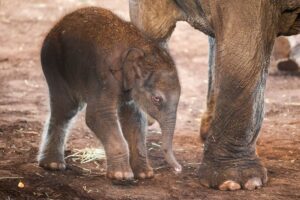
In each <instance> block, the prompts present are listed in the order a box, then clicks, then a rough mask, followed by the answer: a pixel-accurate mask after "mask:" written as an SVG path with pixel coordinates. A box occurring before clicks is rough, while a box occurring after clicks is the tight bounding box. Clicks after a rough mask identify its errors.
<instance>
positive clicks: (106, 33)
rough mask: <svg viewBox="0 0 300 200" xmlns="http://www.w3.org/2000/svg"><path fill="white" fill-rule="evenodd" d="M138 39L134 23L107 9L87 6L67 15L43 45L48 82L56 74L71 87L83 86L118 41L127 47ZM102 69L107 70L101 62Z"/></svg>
mask: <svg viewBox="0 0 300 200" xmlns="http://www.w3.org/2000/svg"><path fill="white" fill-rule="evenodd" d="M137 38H142V37H141V36H140V35H139V32H138V31H137V29H136V28H135V27H134V26H133V25H131V24H130V23H128V22H126V21H123V20H122V19H120V18H119V17H117V16H116V15H114V14H113V13H112V12H111V11H108V10H106V9H102V8H96V7H88V8H83V9H79V10H77V11H74V12H72V13H70V14H68V15H66V16H65V17H63V18H62V19H61V20H60V21H59V22H58V23H57V24H56V25H55V26H54V27H53V28H52V30H51V31H50V32H49V34H48V35H47V37H46V39H45V41H44V44H43V47H42V52H41V61H42V67H43V70H44V74H45V76H46V78H47V80H48V84H52V83H50V81H49V80H52V79H53V78H52V77H57V76H59V77H61V78H62V79H64V81H67V83H68V84H69V85H70V86H72V87H73V88H74V89H78V87H82V86H84V85H86V82H87V81H88V80H91V77H93V76H94V74H95V67H96V66H97V67H99V63H101V62H102V61H103V60H104V58H107V57H108V56H110V55H111V53H112V52H114V51H115V50H116V49H118V48H119V47H120V44H122V45H123V47H125V48H126V46H128V45H129V44H132V43H134V42H133V41H134V40H137ZM101 68H102V69H101V71H105V70H107V69H105V66H103V65H101ZM49 77H50V78H49Z"/></svg>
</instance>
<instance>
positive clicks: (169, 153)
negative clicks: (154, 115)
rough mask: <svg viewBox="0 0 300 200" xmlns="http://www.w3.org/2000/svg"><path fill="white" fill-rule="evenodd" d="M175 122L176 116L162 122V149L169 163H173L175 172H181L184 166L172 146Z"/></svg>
mask: <svg viewBox="0 0 300 200" xmlns="http://www.w3.org/2000/svg"><path fill="white" fill-rule="evenodd" d="M175 116H176V115H175ZM169 118H170V117H169ZM175 124H176V117H172V118H171V119H168V120H166V121H164V122H163V123H161V125H160V127H161V130H162V150H163V153H164V156H165V159H166V161H167V162H168V163H169V165H171V166H172V167H173V168H174V170H175V172H178V173H179V172H181V170H182V167H181V165H180V164H179V163H178V162H177V160H176V158H175V156H174V153H173V148H172V142H173V135H174V130H175Z"/></svg>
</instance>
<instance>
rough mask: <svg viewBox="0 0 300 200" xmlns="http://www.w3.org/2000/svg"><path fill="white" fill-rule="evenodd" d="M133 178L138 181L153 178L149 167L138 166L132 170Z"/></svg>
mask: <svg viewBox="0 0 300 200" xmlns="http://www.w3.org/2000/svg"><path fill="white" fill-rule="evenodd" d="M133 172H134V177H135V178H138V179H148V178H153V176H154V172H153V169H152V167H150V166H140V167H135V168H133Z"/></svg>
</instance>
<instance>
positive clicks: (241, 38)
mask: <svg viewBox="0 0 300 200" xmlns="http://www.w3.org/2000/svg"><path fill="white" fill-rule="evenodd" d="M130 14H131V19H132V21H133V23H135V24H136V25H137V26H138V27H139V28H140V29H141V30H142V31H143V32H144V33H145V34H147V35H148V36H149V37H151V38H152V39H155V40H157V41H158V42H161V43H162V44H164V43H165V41H166V40H167V39H168V38H169V36H170V35H171V34H172V31H173V30H174V28H175V25H176V22H177V21H180V20H183V21H187V22H188V23H190V24H191V25H192V26H193V27H195V28H196V29H198V30H200V31H202V32H203V33H205V34H207V35H208V36H209V43H210V62H209V67H210V68H209V92H208V101H207V102H208V103H207V111H206V114H205V116H204V118H203V121H202V127H201V135H202V137H203V138H206V141H205V148H204V156H203V160H202V164H201V166H200V170H199V174H200V182H201V183H202V184H203V185H205V186H207V187H213V188H218V189H220V190H238V189H241V188H244V189H248V190H253V189H256V188H260V187H261V186H263V185H264V184H265V183H266V182H267V171H266V169H265V168H264V167H263V165H262V163H261V161H260V159H259V157H258V155H257V154H256V139H257V136H258V133H259V130H260V128H261V124H262V121H263V111H264V91H265V85H266V77H267V71H268V65H269V60H270V54H271V50H272V47H273V44H274V41H275V38H276V37H277V36H280V35H293V34H297V33H299V32H300V0H255V1H253V0H243V1H241V0H224V1H221V0H155V1H152V0H130Z"/></svg>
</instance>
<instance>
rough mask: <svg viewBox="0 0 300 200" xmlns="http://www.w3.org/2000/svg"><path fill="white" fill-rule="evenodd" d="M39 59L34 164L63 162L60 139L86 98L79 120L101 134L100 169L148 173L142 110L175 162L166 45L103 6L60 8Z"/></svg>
mask: <svg viewBox="0 0 300 200" xmlns="http://www.w3.org/2000/svg"><path fill="white" fill-rule="evenodd" d="M41 62H42V67H43V72H44V74H45V77H46V80H47V83H48V88H49V95H50V109H51V115H50V118H49V122H48V126H47V128H46V130H45V132H44V135H43V138H42V143H41V147H40V152H39V157H38V161H39V165H40V166H42V167H44V168H46V169H50V170H63V169H65V168H66V164H65V161H64V143H65V140H66V132H67V129H68V125H69V123H70V121H71V119H72V118H73V117H74V116H75V115H76V114H77V112H78V111H79V110H80V109H81V108H82V107H83V106H84V105H85V104H86V105H87V107H86V124H87V126H88V127H89V128H90V129H91V130H92V131H93V132H94V133H95V134H96V136H97V137H98V138H99V139H100V140H101V142H102V144H103V146H104V149H105V152H106V157H107V176H108V177H109V178H112V179H117V180H130V179H133V178H134V177H135V178H150V177H152V176H153V169H152V168H151V167H150V166H149V164H148V160H147V153H146V146H145V133H146V131H147V130H146V129H147V120H146V116H145V115H146V114H145V113H144V112H146V113H148V114H149V115H150V116H151V117H153V118H154V119H156V120H157V121H158V122H159V124H160V127H161V129H162V143H163V144H162V150H163V153H164V155H165V158H166V161H167V162H168V163H169V164H170V165H171V166H172V167H173V168H174V169H175V170H176V171H181V166H180V164H178V162H177V161H176V159H175V157H174V154H173V151H172V140H173V134H174V128H175V123H176V112H177V105H178V101H179V96H180V83H179V80H178V76H177V71H176V68H175V64H174V62H173V60H172V58H171V56H170V55H169V53H168V52H167V51H166V50H164V49H163V48H160V47H159V45H158V44H156V43H154V42H153V41H150V40H148V39H147V38H145V37H144V36H142V34H141V32H140V31H138V29H137V28H136V27H135V26H133V25H132V24H131V23H129V22H125V21H123V20H122V19H120V18H118V17H117V16H116V15H114V14H113V13H112V12H110V11H108V10H105V9H102V8H95V7H90V8H83V9H79V10H77V11H75V12H73V13H70V14H68V15H66V16H65V17H64V18H63V19H62V20H61V21H60V22H58V24H56V25H55V26H54V28H53V29H52V30H51V31H50V33H49V34H48V35H47V37H46V39H45V41H44V43H43V47H42V51H41Z"/></svg>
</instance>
